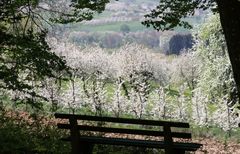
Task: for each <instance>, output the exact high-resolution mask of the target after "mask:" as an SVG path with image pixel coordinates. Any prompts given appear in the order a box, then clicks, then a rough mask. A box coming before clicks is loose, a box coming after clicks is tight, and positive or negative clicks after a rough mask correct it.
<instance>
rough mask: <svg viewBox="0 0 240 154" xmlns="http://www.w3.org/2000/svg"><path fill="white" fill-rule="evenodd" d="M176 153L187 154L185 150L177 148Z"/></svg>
mask: <svg viewBox="0 0 240 154" xmlns="http://www.w3.org/2000/svg"><path fill="white" fill-rule="evenodd" d="M174 154H185V150H180V149H175V150H174Z"/></svg>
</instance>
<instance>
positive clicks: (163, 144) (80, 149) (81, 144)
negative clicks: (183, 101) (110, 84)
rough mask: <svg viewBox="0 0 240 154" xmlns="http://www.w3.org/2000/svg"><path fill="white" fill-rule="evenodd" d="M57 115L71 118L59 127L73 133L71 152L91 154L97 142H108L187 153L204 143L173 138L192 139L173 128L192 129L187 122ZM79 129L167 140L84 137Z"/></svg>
mask: <svg viewBox="0 0 240 154" xmlns="http://www.w3.org/2000/svg"><path fill="white" fill-rule="evenodd" d="M55 117H56V118H61V119H69V122H70V123H69V124H61V123H59V124H58V128H60V129H69V130H70V132H71V136H70V138H69V139H65V140H69V141H71V145H72V154H77V153H79V154H92V149H93V145H94V144H109V145H123V146H136V147H145V148H158V149H165V151H166V154H175V153H178V154H184V153H185V151H196V150H197V149H198V148H200V147H201V146H202V145H201V144H196V143H182V142H180V143H179V142H173V137H174V138H185V139H186V138H187V139H190V138H191V134H190V133H185V132H172V131H171V128H172V127H177V128H189V124H188V123H181V122H169V121H155V120H140V119H129V118H112V117H98V116H87V115H72V114H55ZM77 120H86V121H97V122H104V123H106V122H109V123H118V124H119V123H122V124H135V125H150V126H155V127H156V126H160V127H163V131H162V130H149V129H128V128H117V127H116V126H115V127H109V126H99V125H96V126H92V125H80V124H78V123H77ZM79 131H94V132H104V133H120V134H131V135H144V136H156V137H164V141H153V140H139V139H124V138H111V137H110V138H109V137H96V136H81V135H80V133H79Z"/></svg>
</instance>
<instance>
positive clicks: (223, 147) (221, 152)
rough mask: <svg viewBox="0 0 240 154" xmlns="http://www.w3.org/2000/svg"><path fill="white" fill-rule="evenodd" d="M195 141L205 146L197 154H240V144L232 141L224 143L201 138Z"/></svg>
mask: <svg viewBox="0 0 240 154" xmlns="http://www.w3.org/2000/svg"><path fill="white" fill-rule="evenodd" d="M193 141H194V142H196V143H201V144H203V147H202V148H201V149H199V150H198V151H197V152H195V154H206V153H207V154H240V143H235V142H232V141H227V142H225V143H224V142H220V141H218V140H216V139H213V138H200V139H194V140H193Z"/></svg>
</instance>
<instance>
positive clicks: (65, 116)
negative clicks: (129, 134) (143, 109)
mask: <svg viewBox="0 0 240 154" xmlns="http://www.w3.org/2000/svg"><path fill="white" fill-rule="evenodd" d="M54 115H55V117H56V118H61V119H70V118H76V119H78V120H89V121H102V122H113V123H125V124H139V125H151V126H164V125H165V124H168V125H169V126H170V127H180V128H189V127H190V126H189V123H183V122H169V121H157V120H143V119H129V118H114V117H98V116H90V115H74V114H60V113H55V114H54Z"/></svg>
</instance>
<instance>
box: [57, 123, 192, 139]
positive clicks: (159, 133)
mask: <svg viewBox="0 0 240 154" xmlns="http://www.w3.org/2000/svg"><path fill="white" fill-rule="evenodd" d="M58 128H60V129H70V128H71V125H70V124H58ZM77 128H78V130H84V131H97V132H105V133H123V134H134V135H148V136H164V135H165V132H164V131H154V130H141V129H126V128H112V127H99V126H87V125H78V126H77ZM171 135H172V137H175V138H184V139H190V138H191V133H185V132H172V133H171Z"/></svg>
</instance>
